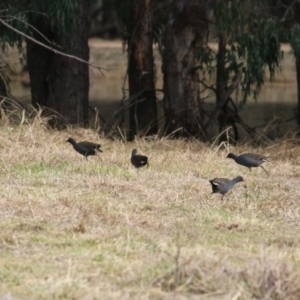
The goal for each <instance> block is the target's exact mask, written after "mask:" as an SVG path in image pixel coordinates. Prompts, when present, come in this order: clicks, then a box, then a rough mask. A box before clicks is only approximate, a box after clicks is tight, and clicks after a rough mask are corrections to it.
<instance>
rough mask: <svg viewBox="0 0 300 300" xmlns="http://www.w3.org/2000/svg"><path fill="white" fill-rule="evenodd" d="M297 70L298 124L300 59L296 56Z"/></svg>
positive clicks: (299, 121)
mask: <svg viewBox="0 0 300 300" xmlns="http://www.w3.org/2000/svg"><path fill="white" fill-rule="evenodd" d="M296 70H297V93H298V106H297V124H298V125H300V59H299V58H297V57H296Z"/></svg>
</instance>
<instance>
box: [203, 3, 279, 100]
mask: <svg viewBox="0 0 300 300" xmlns="http://www.w3.org/2000/svg"><path fill="white" fill-rule="evenodd" d="M262 5H263V3H261V2H260V3H258V4H257V3H256V2H255V1H253V2H251V3H250V2H248V1H244V0H234V1H230V2H227V1H219V2H218V3H217V4H216V6H215V8H214V17H215V24H214V26H215V31H216V33H217V37H220V35H222V36H223V37H225V39H226V42H227V46H226V49H224V51H225V53H224V55H225V65H224V66H223V67H224V72H223V81H224V82H225V85H226V83H229V82H230V81H231V79H232V78H233V77H234V76H235V75H236V74H238V73H239V72H242V73H243V79H242V82H241V87H242V98H243V99H246V98H247V95H249V94H250V93H253V96H254V98H256V97H257V95H258V93H259V91H260V89H261V86H262V85H263V84H264V80H265V76H266V72H265V71H266V68H268V69H269V72H270V76H271V78H272V77H273V76H274V73H275V70H276V68H277V67H278V66H279V62H280V60H281V58H282V52H281V51H280V41H279V34H280V28H279V27H278V24H277V22H276V20H274V19H273V18H271V17H266V16H264V15H263V14H262V12H261V7H262ZM198 59H199V62H200V65H201V68H202V69H203V70H204V69H205V70H207V72H208V74H212V73H213V69H212V65H213V62H214V61H215V60H216V55H212V54H211V53H210V52H209V51H208V50H207V49H206V48H205V49H203V50H202V51H200V52H199V53H198Z"/></svg>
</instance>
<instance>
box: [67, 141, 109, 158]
mask: <svg viewBox="0 0 300 300" xmlns="http://www.w3.org/2000/svg"><path fill="white" fill-rule="evenodd" d="M67 142H69V143H70V144H72V145H73V148H74V149H75V150H76V151H77V152H78V153H80V154H82V155H83V156H84V157H85V158H86V159H87V157H88V156H89V155H96V153H97V152H103V151H102V150H101V149H100V147H101V145H100V144H95V143H92V142H88V141H83V142H80V143H76V141H75V140H74V139H72V138H69V139H68V140H67Z"/></svg>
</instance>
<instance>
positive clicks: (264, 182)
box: [0, 118, 300, 300]
mask: <svg viewBox="0 0 300 300" xmlns="http://www.w3.org/2000/svg"><path fill="white" fill-rule="evenodd" d="M25 123H26V122H25ZM25 123H23V124H22V125H18V126H12V125H9V124H8V122H6V121H2V124H0V125H1V127H0V141H1V149H2V151H1V158H0V160H1V161H0V162H1V169H0V170H1V171H0V172H1V181H0V185H1V189H0V224H1V225H0V226H1V232H0V249H1V252H0V260H1V262H0V264H1V268H0V299H11V300H15V299H39V300H41V299H87V300H90V299H285V300H287V299H295V300H297V299H300V285H299V282H300V230H299V225H300V224H299V222H300V214H299V201H300V189H299V177H300V158H299V146H297V145H296V144H295V143H294V142H295V140H293V139H291V140H288V139H287V138H286V139H285V140H282V141H279V140H278V141H277V142H276V143H272V144H269V145H267V146H266V147H265V148H264V149H262V148H256V149H254V148H251V147H250V146H247V145H244V146H240V147H232V146H226V145H224V147H223V146H222V147H220V148H217V147H216V146H214V147H212V146H210V145H206V144H203V143H200V142H197V141H195V142H185V141H182V140H168V139H162V140H156V139H155V138H153V140H149V141H147V142H146V141H143V140H137V141H135V142H134V143H122V142H118V141H114V142H113V141H110V140H107V139H99V137H98V135H97V133H96V132H95V131H93V130H84V129H68V130H66V131H60V132H57V131H49V130H47V129H46V128H45V126H44V125H43V120H40V119H38V118H37V119H36V120H35V121H34V122H33V123H31V124H25ZM69 137H74V138H75V139H77V140H78V141H79V140H91V141H95V142H100V143H101V144H102V148H103V150H104V153H103V154H101V155H99V156H97V157H89V158H88V161H86V160H85V158H84V157H82V156H81V155H79V154H78V153H76V152H75V151H74V150H73V148H72V146H71V145H70V144H69V143H66V140H67V138H69ZM134 147H135V148H137V149H138V151H139V152H140V153H143V154H145V155H148V156H149V161H150V167H149V168H148V169H147V168H145V169H140V170H136V169H134V168H133V167H132V166H131V165H130V161H129V156H130V152H131V150H132V148H134ZM229 151H231V152H235V153H241V152H244V151H250V152H252V151H253V152H257V153H262V154H265V155H268V156H269V162H268V163H266V164H265V168H266V169H267V170H268V171H269V172H270V176H267V175H266V174H265V173H264V171H263V170H262V169H261V168H259V169H254V170H252V172H249V170H248V169H246V168H244V167H242V166H239V165H237V164H235V162H234V161H233V160H229V159H225V157H226V156H227V153H228V152H229ZM237 175H242V176H243V177H244V179H245V183H239V184H237V185H236V186H235V187H234V189H233V190H232V192H230V193H229V194H227V195H225V197H224V201H221V195H220V194H213V195H212V194H211V186H210V183H209V182H208V180H209V179H212V178H214V177H227V178H233V177H235V176H237ZM5 297H6V298H5Z"/></svg>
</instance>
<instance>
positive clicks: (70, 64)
mask: <svg viewBox="0 0 300 300" xmlns="http://www.w3.org/2000/svg"><path fill="white" fill-rule="evenodd" d="M88 7H89V0H76V1H68V0H53V1H46V0H32V1H25V0H24V1H22V0H21V1H20V0H6V1H2V3H1V12H2V15H1V20H2V23H1V25H0V37H1V43H2V46H3V47H5V45H6V44H10V45H15V44H17V45H18V46H19V47H21V45H22V36H21V35H19V34H18V33H17V32H16V30H19V31H20V32H21V33H26V34H27V35H28V36H30V37H32V38H33V39H26V50H27V51H26V52H27V64H28V69H29V76H30V87H31V95H32V104H33V105H34V106H35V107H43V108H47V110H46V111H48V113H49V114H51V115H52V114H53V112H55V113H56V116H57V118H56V121H55V122H53V123H52V124H53V125H58V126H59V127H64V126H65V125H66V124H85V123H87V121H88V89H89V75H88V66H87V64H84V63H82V62H80V61H78V60H74V59H72V58H70V56H76V57H79V58H81V59H83V60H85V61H88V58H89V48H88V29H89V22H88ZM3 24H6V25H7V24H8V26H11V27H12V28H15V29H16V30H11V29H8V27H7V26H4V25H3ZM34 40H35V41H38V42H42V43H43V44H44V45H46V46H48V47H50V48H52V49H54V50H59V51H61V52H64V53H66V54H67V55H69V57H67V56H62V55H58V54H57V53H55V52H53V51H50V50H49V49H46V48H44V47H42V46H41V45H39V44H37V43H36V42H34Z"/></svg>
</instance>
